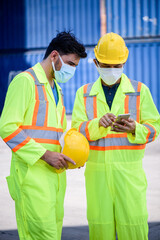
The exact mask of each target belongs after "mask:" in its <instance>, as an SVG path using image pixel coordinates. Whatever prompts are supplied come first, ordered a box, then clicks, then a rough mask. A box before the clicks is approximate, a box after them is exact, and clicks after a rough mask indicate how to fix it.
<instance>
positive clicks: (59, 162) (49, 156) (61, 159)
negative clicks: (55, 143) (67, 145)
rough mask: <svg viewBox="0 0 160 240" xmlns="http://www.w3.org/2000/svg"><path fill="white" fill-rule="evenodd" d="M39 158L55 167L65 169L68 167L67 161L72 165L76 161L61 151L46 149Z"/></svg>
mask: <svg viewBox="0 0 160 240" xmlns="http://www.w3.org/2000/svg"><path fill="white" fill-rule="evenodd" d="M41 159H42V160H44V161H45V162H47V163H48V164H49V165H51V166H52V167H54V168H56V169H60V168H62V169H63V168H66V169H67V168H68V164H67V161H68V162H70V163H72V164H73V165H76V163H75V162H74V161H73V160H72V159H71V158H69V157H67V156H66V155H64V154H63V153H58V152H52V151H48V150H47V151H46V152H45V154H44V155H43V156H42V157H41Z"/></svg>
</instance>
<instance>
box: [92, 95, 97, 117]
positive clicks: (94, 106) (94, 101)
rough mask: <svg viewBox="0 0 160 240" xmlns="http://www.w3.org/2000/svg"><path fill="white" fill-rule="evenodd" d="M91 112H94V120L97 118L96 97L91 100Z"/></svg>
mask: <svg viewBox="0 0 160 240" xmlns="http://www.w3.org/2000/svg"><path fill="white" fill-rule="evenodd" d="M93 111H94V118H97V97H96V96H95V97H94V98H93Z"/></svg>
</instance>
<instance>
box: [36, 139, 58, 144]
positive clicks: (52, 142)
mask: <svg viewBox="0 0 160 240" xmlns="http://www.w3.org/2000/svg"><path fill="white" fill-rule="evenodd" d="M33 139H34V140H35V141H36V142H38V143H48V144H55V145H60V143H59V141H58V140H54V139H42V138H33Z"/></svg>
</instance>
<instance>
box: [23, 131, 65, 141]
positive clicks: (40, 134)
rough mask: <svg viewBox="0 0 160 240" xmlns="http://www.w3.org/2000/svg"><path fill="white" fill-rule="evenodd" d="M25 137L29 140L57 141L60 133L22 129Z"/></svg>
mask: <svg viewBox="0 0 160 240" xmlns="http://www.w3.org/2000/svg"><path fill="white" fill-rule="evenodd" d="M23 131H24V132H25V133H26V134H27V136H29V137H31V138H41V139H51V140H59V139H60V137H61V135H62V134H63V133H62V132H56V131H50V130H39V129H23Z"/></svg>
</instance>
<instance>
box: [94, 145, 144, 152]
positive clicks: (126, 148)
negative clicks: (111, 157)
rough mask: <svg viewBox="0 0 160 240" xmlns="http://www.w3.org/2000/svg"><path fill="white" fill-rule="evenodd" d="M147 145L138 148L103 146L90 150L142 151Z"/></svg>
mask: <svg viewBox="0 0 160 240" xmlns="http://www.w3.org/2000/svg"><path fill="white" fill-rule="evenodd" d="M145 146H146V145H145V144H143V145H138V146H107V147H101V146H90V150H96V151H106V150H141V149H144V148H145Z"/></svg>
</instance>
